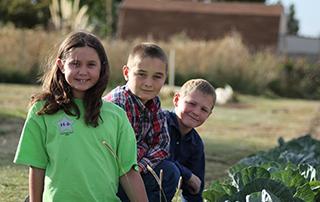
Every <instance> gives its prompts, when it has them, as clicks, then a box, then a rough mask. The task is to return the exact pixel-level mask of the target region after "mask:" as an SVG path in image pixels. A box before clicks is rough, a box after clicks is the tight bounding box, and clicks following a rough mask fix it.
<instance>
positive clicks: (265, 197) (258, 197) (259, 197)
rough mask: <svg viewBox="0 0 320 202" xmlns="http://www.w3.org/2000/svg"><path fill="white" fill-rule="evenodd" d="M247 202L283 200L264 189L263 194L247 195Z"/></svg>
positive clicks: (275, 201)
mask: <svg viewBox="0 0 320 202" xmlns="http://www.w3.org/2000/svg"><path fill="white" fill-rule="evenodd" d="M246 202H281V200H280V199H279V198H278V197H276V196H275V195H273V194H271V193H268V192H267V191H266V190H265V189H263V190H262V191H261V192H255V193H252V194H250V195H247V196H246Z"/></svg>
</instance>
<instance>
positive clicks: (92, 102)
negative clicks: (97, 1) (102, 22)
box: [30, 31, 109, 127]
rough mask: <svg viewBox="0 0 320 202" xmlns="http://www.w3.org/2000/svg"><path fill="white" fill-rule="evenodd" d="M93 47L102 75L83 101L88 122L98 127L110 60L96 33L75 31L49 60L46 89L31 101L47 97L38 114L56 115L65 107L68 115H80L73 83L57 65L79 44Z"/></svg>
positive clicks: (45, 76)
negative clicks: (72, 86) (58, 61)
mask: <svg viewBox="0 0 320 202" xmlns="http://www.w3.org/2000/svg"><path fill="white" fill-rule="evenodd" d="M85 46H88V47H91V48H93V49H95V50H96V51H97V54H98V56H99V59H100V63H101V69H100V77H99V80H98V81H97V83H96V84H95V85H94V86H93V87H91V88H90V89H88V90H87V91H86V92H85V95H84V98H83V102H84V107H85V115H84V117H85V123H86V124H87V125H92V126H93V127H96V126H98V124H99V123H98V121H99V117H100V108H101V106H102V100H101V96H102V94H103V92H104V91H105V89H106V87H107V84H108V80H109V63H108V58H107V54H106V52H105V49H104V47H103V45H102V43H101V42H100V40H99V39H98V38H97V37H96V36H95V35H93V34H91V33H88V32H84V31H78V32H73V33H71V34H70V35H69V36H68V37H67V38H66V39H65V40H64V41H63V42H62V43H61V45H60V47H59V50H58V52H57V54H56V55H55V57H52V58H51V62H49V63H48V67H49V68H48V69H47V71H46V72H45V73H44V75H43V77H42V79H41V80H42V83H43V92H41V93H39V94H37V95H34V96H32V97H31V102H30V103H31V104H34V103H35V102H37V101H39V100H44V101H45V104H44V106H43V108H42V109H40V110H39V111H38V112H37V114H38V115H43V114H54V113H56V112H57V111H58V110H60V109H62V110H64V112H65V113H66V114H68V115H72V116H77V117H78V118H79V117H80V111H79V108H78V106H77V105H76V104H75V103H74V101H73V95H72V91H71V87H70V85H69V84H68V83H67V81H66V80H65V77H64V75H63V73H62V72H61V70H60V69H59V67H58V66H57V64H56V60H57V59H58V58H59V59H61V60H64V59H65V58H66V57H67V56H68V54H69V53H70V51H72V50H73V49H74V48H78V47H85Z"/></svg>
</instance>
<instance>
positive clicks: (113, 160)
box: [14, 32, 147, 202]
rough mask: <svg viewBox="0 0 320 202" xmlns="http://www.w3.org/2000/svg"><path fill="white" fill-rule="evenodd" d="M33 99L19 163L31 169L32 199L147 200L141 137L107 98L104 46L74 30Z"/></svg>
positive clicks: (88, 34) (17, 154) (30, 193)
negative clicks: (123, 194)
mask: <svg viewBox="0 0 320 202" xmlns="http://www.w3.org/2000/svg"><path fill="white" fill-rule="evenodd" d="M50 66H51V68H50V69H49V70H48V71H47V72H46V73H45V74H44V76H43V79H42V81H43V92H41V93H39V94H38V95H35V96H33V97H32V99H31V105H32V107H31V108H30V110H29V113H28V116H27V119H26V122H25V125H24V128H23V131H22V134H21V138H20V141H19V145H18V148H17V152H16V156H15V159H14V162H15V163H19V164H25V165H28V166H29V196H30V201H42V200H43V201H68V202H69V201H70V202H71V201H77V202H79V201H86V202H88V201H90V202H93V201H108V202H109V201H119V199H118V197H117V196H116V193H117V189H118V184H119V179H120V183H121V185H122V186H123V187H124V189H125V191H126V193H127V194H128V196H129V198H130V200H131V201H147V197H146V192H145V188H144V185H143V182H142V180H141V176H140V174H139V172H138V170H137V162H136V142H135V135H134V132H133V130H132V128H131V125H130V123H129V122H128V119H127V116H126V114H125V112H124V111H123V110H121V109H120V108H119V107H117V106H116V105H114V104H112V103H108V102H104V101H102V99H101V96H102V93H103V92H104V91H105V89H106V86H107V83H108V77H109V65H108V59H107V55H106V53H105V50H104V48H103V45H102V44H101V42H100V41H99V39H97V37H95V36H94V35H92V34H90V33H86V32H75V33H72V34H70V35H69V36H68V37H67V38H66V39H65V40H64V41H63V43H62V44H61V45H60V48H59V50H58V53H57V55H56V57H54V60H53V65H50Z"/></svg>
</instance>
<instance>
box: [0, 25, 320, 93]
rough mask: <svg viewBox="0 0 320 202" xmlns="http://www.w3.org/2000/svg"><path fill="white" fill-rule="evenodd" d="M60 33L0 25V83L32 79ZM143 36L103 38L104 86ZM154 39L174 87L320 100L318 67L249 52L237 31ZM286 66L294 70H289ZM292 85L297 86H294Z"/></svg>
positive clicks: (115, 79) (118, 79)
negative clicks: (166, 58)
mask: <svg viewBox="0 0 320 202" xmlns="http://www.w3.org/2000/svg"><path fill="white" fill-rule="evenodd" d="M64 37H65V36H64V35H63V34H62V33H60V32H46V31H44V30H42V29H36V30H27V29H16V28H14V27H10V26H7V27H2V28H1V29H0V44H1V46H0V82H11V83H35V80H36V78H37V76H38V74H39V72H40V73H41V71H40V67H41V66H43V64H44V63H45V62H46V58H47V56H48V55H49V54H50V53H51V52H52V51H53V49H54V48H55V46H57V45H58V43H59V42H60V41H61V40H62V39H63V38H64ZM145 40H146V39H136V40H131V41H123V40H116V39H110V38H104V39H103V40H102V41H103V44H104V46H105V48H106V50H107V55H108V59H109V63H110V69H111V70H110V72H111V76H110V82H109V84H110V86H109V87H114V86H116V85H122V84H124V82H125V81H124V79H123V76H122V66H123V65H124V64H126V62H127V57H128V54H129V51H130V50H131V49H132V47H133V46H134V45H135V44H137V43H139V42H142V41H145ZM148 41H153V40H152V39H148ZM155 42H156V43H157V44H159V45H160V46H161V47H162V48H163V49H164V50H165V52H166V53H167V54H168V55H169V53H170V52H171V51H174V52H175V85H181V84H183V83H184V82H185V81H186V80H188V79H191V78H196V77H201V78H204V79H207V80H208V81H210V82H211V83H212V84H213V85H214V86H215V87H222V86H224V85H226V84H229V85H231V86H232V87H233V88H234V90H236V91H239V92H241V93H248V94H257V95H259V94H264V93H266V92H267V93H270V92H271V94H277V95H280V96H289V97H303V98H312V99H320V98H319V97H320V96H319V95H314V94H319V88H318V87H317V85H318V84H317V82H318V83H319V81H318V80H319V79H317V78H318V76H316V75H318V73H319V65H317V66H312V67H311V65H310V64H307V63H297V64H295V63H292V64H289V66H288V64H287V63H283V62H282V61H281V60H280V58H279V57H278V56H276V55H275V54H274V53H273V52H272V51H271V50H261V51H259V52H251V51H250V50H249V49H248V47H246V46H245V45H244V43H243V42H242V39H241V37H240V35H238V34H237V33H233V34H232V35H227V36H226V37H224V38H222V39H220V40H212V41H194V40H190V39H188V38H187V37H181V36H180V37H173V38H172V39H171V40H170V41H155ZM290 65H291V66H293V67H292V68H291V67H290ZM288 68H289V69H290V68H291V69H293V70H292V71H290V72H288ZM299 69H300V70H301V69H304V70H303V75H304V76H303V77H301V76H299V75H298V72H299V71H300V70H299ZM296 83H298V84H299V87H297V88H293V86H294V85H293V84H296ZM291 91H292V92H291ZM306 92H307V93H306Z"/></svg>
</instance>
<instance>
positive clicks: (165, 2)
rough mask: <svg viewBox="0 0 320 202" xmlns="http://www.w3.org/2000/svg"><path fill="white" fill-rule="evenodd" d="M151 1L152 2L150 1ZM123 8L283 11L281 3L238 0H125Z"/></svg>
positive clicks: (271, 13)
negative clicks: (212, 0) (226, 1)
mask: <svg viewBox="0 0 320 202" xmlns="http://www.w3.org/2000/svg"><path fill="white" fill-rule="evenodd" d="M151 2H152V3H151ZM122 8H123V9H126V8H128V9H133V10H154V11H167V12H168V11H172V12H189V13H193V12H194V13H203V14H205V13H210V14H226V15H242V16H243V15H255V16H279V15H281V14H282V12H283V7H282V5H280V4H278V5H268V6H267V5H265V4H262V3H239V2H228V3H224V2H214V3H202V2H190V1H169V0H161V1H160V0H125V1H124V2H123V5H122Z"/></svg>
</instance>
